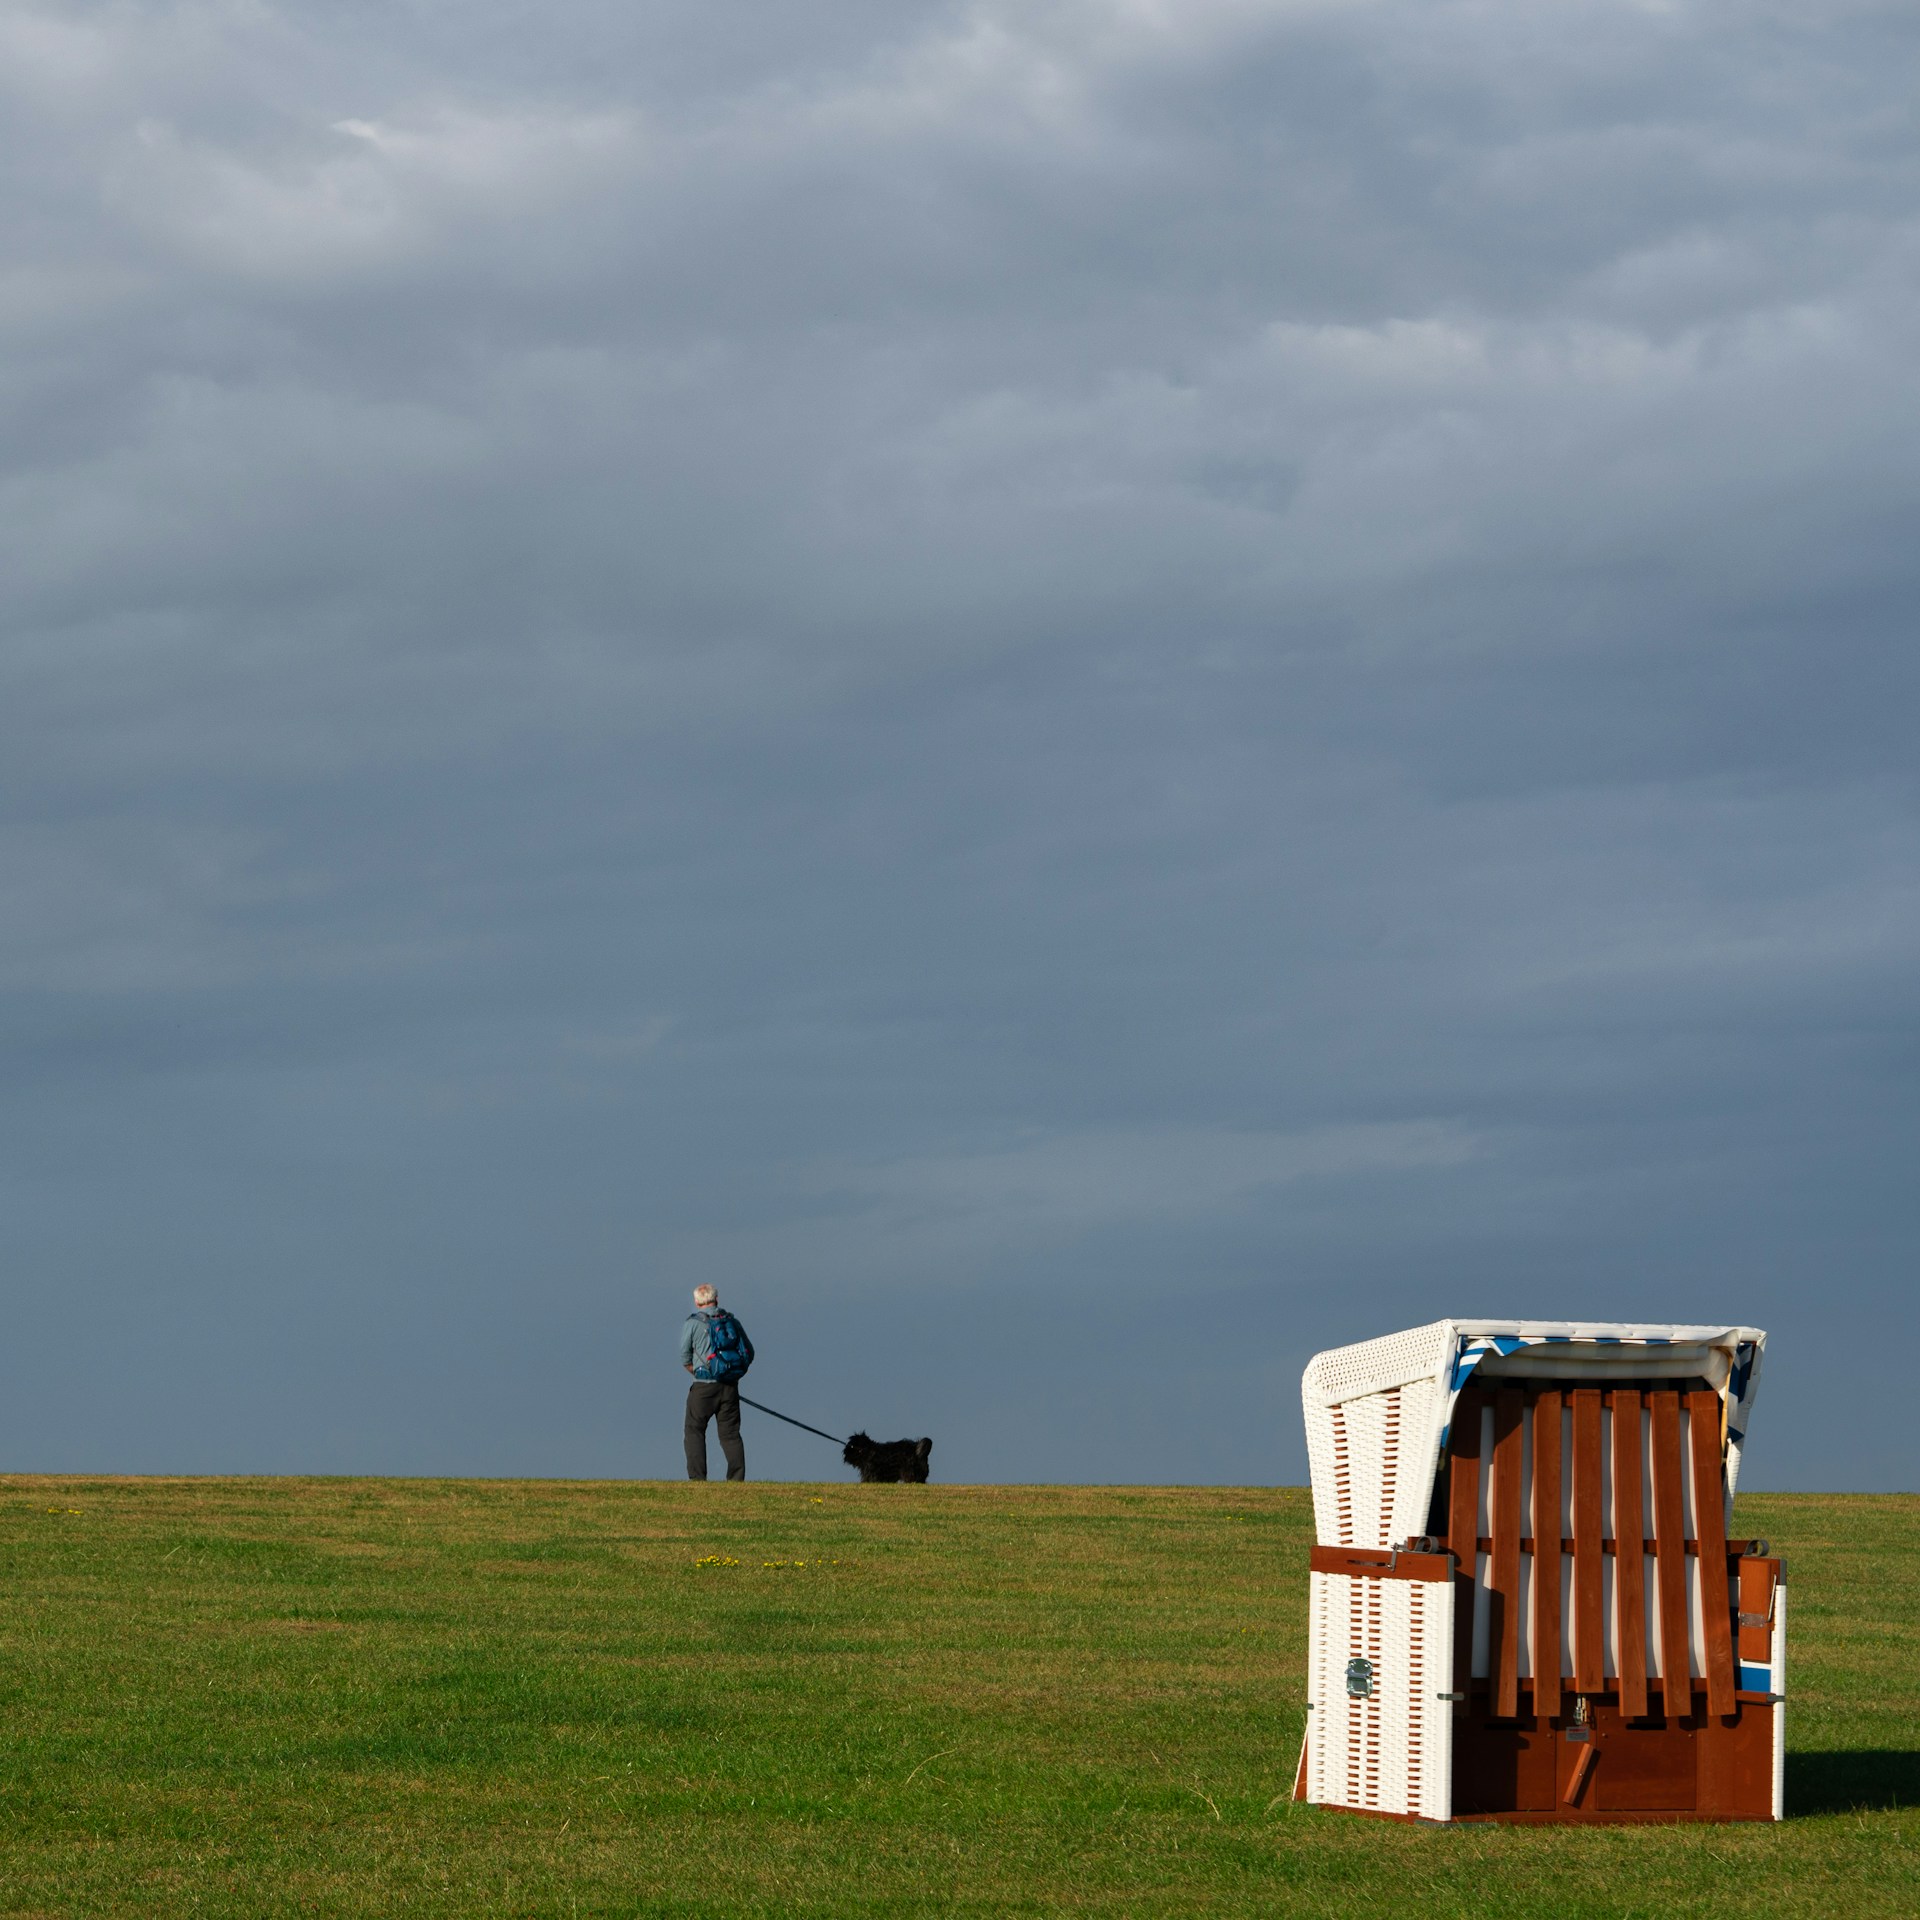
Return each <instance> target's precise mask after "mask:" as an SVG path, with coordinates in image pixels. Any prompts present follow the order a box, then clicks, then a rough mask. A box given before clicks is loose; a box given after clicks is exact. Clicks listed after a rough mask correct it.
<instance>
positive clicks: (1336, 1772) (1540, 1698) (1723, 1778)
mask: <svg viewBox="0 0 1920 1920" xmlns="http://www.w3.org/2000/svg"><path fill="white" fill-rule="evenodd" d="M1764 1344H1765V1335H1764V1334H1762V1333H1760V1332H1759V1331H1758V1330H1757V1329H1753V1328H1745V1327H1739V1328H1701V1327H1677V1326H1669V1327H1645V1326H1622V1325H1607V1324H1602V1323H1591V1324H1565V1323H1549V1322H1509V1323H1501V1324H1499V1325H1495V1324H1494V1323H1490V1322H1489V1323H1480V1322H1466V1321H1441V1322H1437V1323H1435V1325H1434V1326H1432V1327H1427V1328H1418V1329H1415V1330H1413V1332H1411V1333H1408V1334H1399V1335H1390V1336H1388V1337H1387V1338H1386V1339H1384V1340H1378V1341H1367V1342H1362V1343H1360V1344H1359V1345H1357V1346H1354V1347H1348V1348H1339V1349H1335V1350H1333V1351H1332V1352H1331V1353H1327V1354H1321V1355H1317V1356H1316V1357H1315V1359H1314V1362H1313V1363H1312V1364H1311V1365H1310V1366H1309V1367H1308V1369H1307V1375H1306V1379H1305V1381H1304V1383H1303V1396H1304V1399H1305V1403H1306V1410H1307V1427H1308V1441H1309V1451H1310V1454H1311V1456H1312V1461H1313V1476H1314V1507H1315V1526H1316V1535H1317V1540H1316V1544H1315V1546H1314V1549H1313V1553H1312V1558H1311V1564H1310V1568H1309V1583H1310V1613H1309V1630H1308V1640H1309V1655H1308V1665H1309V1704H1310V1709H1311V1711H1310V1713H1309V1717H1308V1731H1307V1737H1306V1740H1305V1742H1304V1743H1303V1746H1302V1750H1301V1755H1300V1763H1299V1767H1298V1770H1297V1776H1296V1787H1295V1791H1296V1795H1297V1797H1299V1798H1301V1799H1303V1800H1308V1801H1312V1802H1315V1803H1317V1804H1321V1805H1325V1806H1334V1807H1343V1808H1346V1809H1348V1810H1350V1811H1354V1812H1363V1813H1372V1814H1381V1815H1387V1816H1392V1817H1399V1818H1403V1819H1424V1820H1501V1821H1521V1822H1540V1821H1560V1822H1575V1823H1595V1822H1598V1823H1607V1822H1633V1821H1657V1820H1765V1819H1778V1818H1780V1817H1781V1815H1782V1812H1783V1807H1782V1791H1781V1788H1782V1768H1783V1760H1784V1739H1785V1704H1784V1702H1785V1626H1786V1621H1785V1609H1786V1580H1785V1567H1784V1563H1783V1562H1782V1561H1781V1560H1780V1559H1779V1558H1778V1557H1777V1556H1775V1555H1773V1554H1772V1553H1770V1552H1769V1551H1768V1549H1767V1543H1766V1542H1764V1541H1754V1540H1729V1539H1728V1537H1727V1521H1728V1517H1729V1514H1730V1512H1731V1506H1732V1497H1733V1488H1734V1485H1735V1481H1736V1478H1737V1474H1738V1469H1739V1461H1740V1454H1741V1451H1742V1448H1743V1445H1744V1441H1745V1435H1746V1424H1747V1419H1748V1415H1749V1413H1750V1411H1751V1407H1752V1403H1753V1397H1754V1392H1755V1389H1756V1387H1757V1384H1758V1373H1759V1363H1760V1357H1761V1354H1762V1351H1763V1349H1764Z"/></svg>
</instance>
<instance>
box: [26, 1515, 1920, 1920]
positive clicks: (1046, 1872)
mask: <svg viewBox="0 0 1920 1920" xmlns="http://www.w3.org/2000/svg"><path fill="white" fill-rule="evenodd" d="M1736 1530H1737V1531H1740V1532H1755V1533H1765V1534H1767V1535H1769V1536H1771V1537H1772V1539H1773V1540H1774V1541H1775V1543H1776V1544H1777V1545H1778V1546H1779V1547H1780V1548H1781V1549H1782V1550H1783V1551H1784V1552H1785V1553H1786V1554H1787V1555H1788V1556H1789V1558H1790V1562H1791V1578H1792V1583H1793V1587H1792V1592H1793V1601H1792V1642H1791V1648H1790V1656H1791V1660H1792V1680H1791V1686H1792V1695H1793V1706H1792V1709H1791V1712H1792V1719H1791V1729H1792V1732H1791V1740H1792V1746H1793V1754H1792V1758H1791V1760H1790V1762H1789V1769H1790V1770H1789V1774H1788V1795H1789V1801H1790V1811H1791V1813H1792V1815H1793V1817H1792V1818H1790V1819H1789V1820H1788V1821H1787V1822H1786V1823H1785V1824H1784V1825H1783V1826H1780V1827H1770V1826H1768V1827H1676V1828H1652V1827H1646V1828H1625V1829H1620V1828H1616V1829H1606V1830H1595V1831H1587V1832H1574V1833H1569V1832H1565V1831H1551V1830H1538V1829H1536V1830H1531V1831H1529V1830H1523V1829H1490V1828H1472V1829H1469V1828H1453V1829H1447V1828H1424V1827H1409V1826H1400V1825H1394V1824H1389V1823H1385V1822H1375V1821H1366V1820H1358V1819H1354V1818H1351V1817H1347V1816H1342V1815H1338V1814H1329V1813H1322V1812H1318V1811H1311V1810H1307V1809H1302V1808H1297V1807H1295V1806H1293V1805H1292V1803H1291V1802H1290V1800H1289V1799H1288V1797H1287V1795H1288V1790H1289V1788H1290V1786H1291V1782H1292V1772H1293V1764H1294V1758H1295V1754H1296V1752H1297V1749H1298V1745H1299V1739H1300V1726H1301V1719H1302V1712H1301V1702H1302V1691H1303V1681H1302V1673H1303V1667H1304V1653H1305V1647H1304V1633H1305V1620H1304V1615H1305V1607H1304V1600H1305V1589H1306V1580H1305V1572H1304V1567H1305V1548H1306V1543H1307V1539H1308V1534H1309V1525H1308V1505H1307V1497H1306V1495H1305V1493H1304V1492H1303V1491H1300V1490H1298V1489H1292V1488H1251V1489H1200V1490H1194V1489H1179V1488H1025V1487H1016V1488H1006V1487H939V1486H935V1487H930V1488H895V1487H867V1488H862V1487H857V1486H847V1485H829V1486H791V1485H766V1486H743V1487H735V1486H727V1485H725V1484H714V1485H708V1486H700V1487H695V1486H688V1485H674V1484H638V1485H635V1484H608V1483H586V1484H566V1483H533V1482H446V1481H437V1482H436V1481H367V1480H358V1481H356V1480H96V1479H88V1480H77V1479H66V1480H52V1479H38V1478H33V1479H28V1478H18V1477H15V1478H10V1479H0V1565H3V1566H4V1586H0V1594H3V1595H4V1612H3V1613H0V1706H3V1709H4V1723H3V1724H4V1745H3V1747H0V1755H3V1758H0V1914H4V1915H8V1916H13V1917H14V1920H20V1917H21V1916H26V1915H60V1916H62V1917H63V1920H64V1916H68V1915H86V1914H141V1915H173V1914H189V1913H191V1914H196V1915H225V1914H231V1915H248V1916H253V1915H279V1914H339V1915H348V1914H352V1915H372V1914H379V1915H393V1914H443V1915H463V1916H464V1915H482V1914H489V1915H490V1914H502V1915H504V1914H523V1915H534V1914H538V1915H564V1916H571V1915H573V1914H576V1913H577V1914H675V1915H678V1914H686V1915H723V1914H767V1915H774V1914H778V1915H809V1914H821V1915H842V1914H844V1915H866V1914H873V1915H882V1914H884V1915H890V1916H891V1915H908V1914H923V1913H924V1914H936V1913H937V1914H947V1913H978V1914H1053V1913H1070V1914H1078V1913H1085V1914H1103V1915H1122V1914H1129V1915H1140V1916H1147V1915H1155V1916H1158V1915H1182V1914H1247V1915H1255V1914H1259V1915H1268V1914H1295V1913H1299V1914H1326V1915H1341V1916H1346V1915H1373V1914H1379V1915H1388V1914H1392V1915H1395V1916H1404V1915H1406V1914H1408V1913H1410V1912H1418V1913H1427V1914H1434V1915H1451V1914H1461V1915H1467V1914H1472V1915H1476V1916H1477V1915H1497V1914H1517V1913H1528V1914H1535V1913H1552V1914H1648V1915H1653V1914H1659V1915H1671V1914H1674V1913H1688V1914H1695V1913H1700V1914H1725V1915H1727V1916H1729V1917H1730V1920H1731V1917H1733V1916H1738V1920H1758V1917H1759V1916H1766V1917H1767V1920H1773V1917H1774V1916H1780V1915H1798V1914H1806V1915H1815V1914H1818V1915H1833V1914H1846V1915H1856V1914H1889V1915H1893V1914H1898V1915H1903V1916H1910V1915H1914V1914H1920V1498H1913V1497H1905V1496H1902V1497H1886V1498H1868V1497H1852V1496H1849V1497H1824V1498H1815V1497H1800V1496H1784V1495H1770V1496H1761V1497H1754V1498H1750V1499H1744V1500H1742V1502H1741V1504H1740V1511H1739V1514H1738V1516H1737V1522H1736Z"/></svg>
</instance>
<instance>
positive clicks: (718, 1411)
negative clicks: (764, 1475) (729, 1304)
mask: <svg viewBox="0 0 1920 1920" xmlns="http://www.w3.org/2000/svg"><path fill="white" fill-rule="evenodd" d="M680 1364H681V1365H682V1366H683V1367H685V1368H686V1370H687V1371H688V1372H689V1373H690V1374H692V1375H693V1385H692V1386H690V1387H689V1388H688V1389H687V1424H686V1440H687V1478H688V1479H689V1480H704V1479H705V1478H706V1477H707V1422H708V1421H709V1420H715V1419H716V1418H717V1421H718V1425H719V1429H720V1451H721V1452H722V1453H724V1454H725V1455H726V1456H727V1478H728V1479H729V1480H744V1479H745V1478H746V1477H747V1450H746V1448H745V1447H743V1446H742V1445H741V1444H740V1377H741V1375H742V1374H744V1373H745V1372H746V1370H747V1369H748V1368H749V1367H750V1366H752V1365H753V1342H752V1341H751V1340H749V1339H748V1338H747V1330H746V1328H745V1327H743V1326H742V1325H741V1324H740V1322H739V1321H738V1320H736V1319H735V1318H734V1317H733V1315H732V1314H730V1313H729V1312H728V1311H727V1310H726V1308H725V1307H723V1306H722V1305H721V1304H720V1295H719V1293H718V1292H717V1291H716V1290H715V1289H714V1288H712V1287H707V1286H700V1287H695V1288H694V1290H693V1311H692V1312H691V1313H690V1314H688V1315H687V1324H686V1326H685V1327H684V1328H683V1329H682V1330H681V1334H680Z"/></svg>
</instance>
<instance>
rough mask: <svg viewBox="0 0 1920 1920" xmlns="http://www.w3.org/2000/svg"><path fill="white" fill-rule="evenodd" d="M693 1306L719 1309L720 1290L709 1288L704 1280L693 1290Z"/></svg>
mask: <svg viewBox="0 0 1920 1920" xmlns="http://www.w3.org/2000/svg"><path fill="white" fill-rule="evenodd" d="M693 1304H694V1305H695V1306H696V1307H717V1306H718V1305H719V1304H720V1289H719V1288H718V1287H710V1286H708V1285H707V1283H706V1282H705V1281H704V1280H703V1281H702V1282H701V1283H700V1285H699V1286H697V1287H695V1288H694V1290H693Z"/></svg>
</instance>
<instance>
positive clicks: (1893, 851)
mask: <svg viewBox="0 0 1920 1920" xmlns="http://www.w3.org/2000/svg"><path fill="white" fill-rule="evenodd" d="M1916 71H1920V15H1916V14H1915V12H1914V11H1913V9H1912V8H1911V7H1910V6H1905V5H1891V4H1889V5H1886V6H1875V5H1871V4H1863V5H1851V4H1845V3H1844V0H1837V3H1836V4H1831V5H1826V4H1820V0H1809V3H1808V4H1805V5H1786V4H1782V5H1771V4H1765V3H1764V0H1761V3H1759V4H1756V3H1755V0H1741V3H1740V4H1693V3H1692V0H1679V4H1672V5H1667V4H1646V5H1638V6H1636V5H1628V4H1588V3H1587V0H1570V4H1567V5H1561V6H1555V7H1552V8H1549V9H1543V8H1541V7H1539V6H1538V5H1535V4H1531V0H1524V3H1523V0H1472V3H1471V4H1449V3H1448V0H1406V3H1404V4H1402V3H1400V0H1382V3H1381V4H1372V5H1362V4H1341V5H1322V4H1314V3H1313V0H1307V3H1305V4H1288V5H1270V4H1256V3H1255V0H1165V3H1164V4H1155V3H1153V0H1104V3H1101V4H1094V3H1092V0H1089V3H1087V4H1073V3H1067V4H1055V5H1048V4H1027V3H1025V0H1022V3H1021V4H1013V3H1012V0H1009V3H1008V4H1004V5H1000V4H981V5H951V6H919V7H915V6H910V5H901V4H898V3H897V0H889V4H885V5H882V4H863V3H862V0H834V3H833V4H822V5H814V4H808V3H806V0H767V3H765V4H757V5H756V4H743V5H730V6H714V5H712V4H711V0H699V3H698V4H696V3H695V0H684V3H682V0H654V3H653V4H648V5H642V6H634V5H630V4H625V3H624V0H623V3H622V4H614V3H613V0H606V4H591V3H588V0H560V3H559V4H556V5H548V6H544V7H537V8H536V7H528V6H525V5H513V6H505V5H495V4H486V3H485V0H479V3H476V0H459V4H453V3H452V0H414V4H411V5H406V4H402V5H381V6H373V5H355V4H343V3H342V0H328V4H325V5H320V4H314V5H311V6H307V7H290V6H283V5H274V4H270V3H263V0H230V3H227V4H200V5H193V4H182V5H177V6H149V5H140V4H132V3H129V4H114V5H97V6H96V5H71V4H64V3H63V4H60V5H58V6H54V5H48V6H45V7H40V6H36V5H32V4H21V3H19V0H16V3H15V4H11V5H9V6H7V7H6V8H5V10H4V11H3V12H0V164H3V165H4V169H5V177H6V180H7V182H8V189H7V192H6V194H5V196H4V197H3V198H0V420H3V421H4V428H3V430H0V647H3V649H4V650H3V651H0V1224H3V1225H4V1244H3V1245H0V1289H4V1296H5V1332H4V1339H0V1464H3V1465H5V1466H7V1467H12V1468H21V1469H41V1468H46V1469H68V1468H73V1469H85V1470H123V1471H142V1472H144V1471H170V1470H190V1471H240V1470H263V1471H274V1472H280V1471H296V1470H315V1471H328V1472H337V1471H373V1472H391V1473H421V1472H433V1473H441V1472H445V1473H458V1474H580V1475H615V1476H626V1475H644V1476H652V1475H669V1474H675V1473H677V1472H679V1471H680V1467H679V1438H678V1426H679V1405H680V1400H681V1390H682V1388H683V1386H684V1376H682V1375H681V1374H680V1373H679V1371H678V1369H677V1365H676V1359H675V1352H674V1348H675V1342H676V1339H677V1336H678V1332H679V1326H680V1321H681V1317H682V1315H683V1314H684V1312H685V1311H686V1305H687V1293H688V1289H689V1288H690V1287H692V1286H693V1285H694V1284H695V1283H696V1282H699V1281H703V1280H711V1281H714V1282H716V1283H717V1284H718V1285H719V1287H720V1288H721V1291H722V1295H723V1298H724V1299H725V1300H726V1301H727V1302H728V1303H729V1304H730V1305H733V1306H734V1307H736V1308H737V1309H738V1310H739V1312H740V1314H741V1316H742V1318H743V1319H744V1321H745V1322H746V1324H747V1326H748V1328H749V1329H750V1331H751V1332H752V1334H753V1336H754V1338H755V1341H756V1343H757V1345H758V1347H759V1349H760V1355H761V1358H760V1360H759V1363H758V1365H757V1366H756V1368H755V1370H754V1374H753V1377H752V1381H751V1382H750V1383H749V1391H751V1392H755V1393H756V1396H757V1397H761V1398H764V1399H766V1400H768V1401H770V1402H771V1404H773V1405H775V1406H778V1407H781V1408H783V1409H785V1410H787V1411H790V1412H793V1413H796V1414H798V1415H799V1416H800V1417H801V1418H803V1419H806V1420H809V1421H812V1422H815V1423H817V1424H819V1425H822V1426H826V1427H829V1428H832V1429H833V1430H835V1431H836V1432H844V1431H846V1430H847V1429H848V1428H850V1427H853V1426H865V1427H867V1428H869V1429H870V1430H872V1431H873V1432H874V1433H875V1434H878V1435H882V1436H889V1437H890V1436H892V1435H896V1434H911V1435H917V1434H921V1433H928V1434H931V1435H932V1436H933V1437H934V1442H935V1445H934V1453H933V1466H934V1471H935V1474H936V1477H938V1478H943V1479H961V1480H993V1479H1031V1480H1049V1479H1091V1480H1155V1481H1194V1480H1216V1481H1263V1482H1264V1481H1275V1480H1280V1481H1296V1480H1300V1479H1303V1478H1304V1476H1305V1454H1304V1448H1303V1445H1302V1442H1301V1437H1300V1414H1299V1399H1298V1384H1297V1383H1298V1377H1299V1370H1300V1367H1301V1366H1302V1364H1303V1363H1304V1361H1305V1360H1306V1358H1307V1356H1308V1355H1309V1354H1310V1353H1311V1352H1313V1351H1314V1350H1315V1349H1317V1348H1319V1347H1322V1346H1327V1345H1332V1344H1336V1343H1339V1342H1343V1341H1347V1340H1352V1339H1360V1338H1364V1337H1367V1336H1369V1335H1372V1334H1376V1333H1382V1332H1387V1331H1391V1330H1393V1329H1395V1328H1399V1327H1403V1326H1409V1325H1413V1324H1416V1323H1418V1322H1421V1321H1424V1320H1430V1319H1433V1318H1436V1317H1438V1316H1440V1315H1442V1314H1447V1313H1455V1314H1487V1313H1498V1314H1505V1313H1511V1314H1515V1315H1528V1316H1535V1317H1544V1316H1558V1315H1579V1316H1593V1317H1602V1318H1654V1319H1676V1320H1723V1321H1747V1322H1751V1323H1755V1324H1758V1325H1761V1326H1764V1327H1766V1328H1768V1329H1770V1330H1771V1333H1772V1336H1773V1342H1774V1344H1773V1348H1772V1350H1771V1354H1770V1358H1769V1360H1768V1363H1767V1382H1766V1385H1765V1387H1764V1388H1763V1391H1762V1396H1761V1401H1760V1408H1759V1412H1758V1416H1757V1420H1756V1424H1755V1427H1754V1431H1753V1441H1752V1450H1751V1453H1750V1457H1749V1458H1750V1471H1751V1474H1752V1478H1753V1481H1754V1482H1755V1483H1757V1484H1760V1485H1770V1486H1854V1487H1872V1488H1888V1487H1905V1488H1911V1487H1914V1486H1915V1485H1916V1484H1920V1456H1917V1454H1916V1441H1915V1437H1914V1436H1915V1424H1914V1422H1913V1419H1912V1413H1911V1401H1912V1388H1911V1380H1910V1376H1911V1368H1912V1364H1913V1363H1912V1356H1911V1352H1910V1348H1911V1343H1912V1336H1913V1334H1914V1332H1915V1330H1916V1280H1917V1278H1920V1176H1917V1175H1916V1160H1917V1159H1920V1155H1917V1154H1916V1143H1917V1139H1920V812H1917V809H1916V772H1917V771H1920V754H1916V748H1915V737H1916V718H1917V717H1920V664H1917V663H1920V653H1917V651H1916V633H1915V616H1916V611H1917V610H1920V537H1916V529H1917V527H1920V380H1917V379H1916V364H1917V360H1916V356H1917V354H1920V136H1917V135H1916V122H1915V119H1914V115H1913V76H1914V74H1915V73H1916ZM748 1420H749V1428H748V1437H749V1445H750V1448H751V1449H752V1464H753V1471H754V1472H755V1473H756V1475H762V1474H773V1475H780V1476H789V1477H791V1476H839V1475H842V1474H843V1473H844V1471H845V1470H844V1469H843V1468H841V1467H840V1465H839V1463H838V1461H837V1459H836V1458H835V1456H834V1453H833V1450H832V1449H831V1448H829V1447H827V1446H825V1445H824V1444H823V1443H821V1442H819V1441H816V1440H812V1439H809V1438H808V1437H807V1436H805V1435H803V1434H798V1433H794V1432H792V1431H791V1430H789V1429H785V1428H780V1427H778V1426H776V1425H774V1424H773V1423H771V1422H767V1421H765V1420H762V1419H760V1417H759V1416H757V1415H753V1414H749V1415H748Z"/></svg>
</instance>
